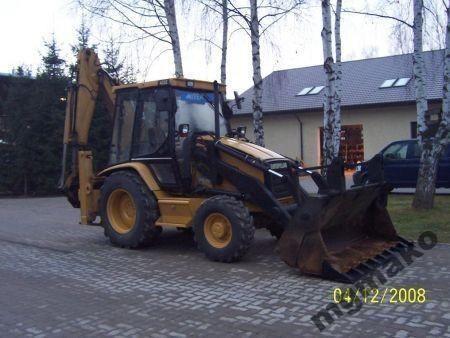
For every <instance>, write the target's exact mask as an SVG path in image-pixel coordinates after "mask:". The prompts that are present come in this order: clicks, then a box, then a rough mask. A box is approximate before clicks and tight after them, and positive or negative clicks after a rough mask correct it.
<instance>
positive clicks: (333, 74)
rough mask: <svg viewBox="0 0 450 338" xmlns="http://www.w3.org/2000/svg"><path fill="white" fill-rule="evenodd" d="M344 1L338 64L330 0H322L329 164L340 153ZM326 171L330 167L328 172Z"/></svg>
mask: <svg viewBox="0 0 450 338" xmlns="http://www.w3.org/2000/svg"><path fill="white" fill-rule="evenodd" d="M341 7H342V3H341V1H338V2H337V6H336V21H335V41H336V42H335V43H336V45H335V47H336V63H335V62H334V59H333V42H332V36H333V32H332V28H331V9H330V0H322V22H323V28H322V32H321V37H322V47H323V59H324V64H323V67H324V70H325V74H326V81H325V94H324V95H325V97H324V103H323V106H324V114H323V148H322V153H323V164H324V165H329V164H331V161H332V160H333V159H334V158H336V157H337V156H338V155H339V147H340V132H341V76H342V68H341V67H342V65H341V62H342V59H341V34H340V19H341ZM324 173H325V174H326V170H325V171H324Z"/></svg>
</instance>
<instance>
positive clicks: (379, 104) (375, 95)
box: [232, 50, 444, 165]
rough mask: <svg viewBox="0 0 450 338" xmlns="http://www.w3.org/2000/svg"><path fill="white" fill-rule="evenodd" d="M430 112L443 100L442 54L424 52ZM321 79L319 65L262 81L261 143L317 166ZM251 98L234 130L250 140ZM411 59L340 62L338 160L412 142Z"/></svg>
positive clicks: (354, 159) (248, 92)
mask: <svg viewBox="0 0 450 338" xmlns="http://www.w3.org/2000/svg"><path fill="white" fill-rule="evenodd" d="M424 59H425V70H426V71H425V74H426V87H427V97H428V100H429V103H430V109H434V108H439V107H440V104H441V101H442V89H443V69H444V53H443V51H442V50H438V51H429V52H425V53H424ZM324 84H325V74H324V70H323V67H322V65H319V66H312V67H304V68H295V69H286V70H280V71H275V72H273V73H271V74H270V75H268V76H267V77H265V78H264V80H263V102H262V107H263V112H264V132H265V142H266V146H267V147H268V148H271V149H273V150H275V151H277V152H279V153H281V154H284V155H287V156H290V157H292V158H297V159H299V160H303V161H304V162H305V164H306V165H317V164H319V163H320V160H321V142H322V141H321V140H322V129H321V128H322V125H323V100H324V90H323V89H324V87H323V86H324ZM252 94H253V88H249V89H248V90H246V91H245V92H244V93H242V94H241V96H242V97H243V98H244V101H243V102H242V109H240V110H236V111H235V113H234V117H233V119H232V125H233V127H236V126H240V125H243V126H247V130H248V133H247V134H248V137H249V138H252V136H253V133H252V130H253V127H252ZM416 120H417V117H416V107H415V96H414V83H413V58H412V54H404V55H395V56H387V57H379V58H373V59H366V60H357V61H348V62H343V63H342V134H341V155H342V156H343V157H344V158H345V160H346V161H348V162H357V161H361V160H364V159H366V160H367V159H369V158H371V157H372V156H373V155H375V154H376V153H377V152H379V151H380V150H381V149H382V148H383V147H384V146H386V145H387V144H388V143H390V142H392V141H395V140H400V139H408V138H414V137H416V133H417V123H416Z"/></svg>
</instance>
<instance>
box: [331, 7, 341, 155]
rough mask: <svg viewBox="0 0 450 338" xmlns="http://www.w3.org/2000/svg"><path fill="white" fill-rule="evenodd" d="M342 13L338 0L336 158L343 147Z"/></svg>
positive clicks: (335, 36)
mask: <svg viewBox="0 0 450 338" xmlns="http://www.w3.org/2000/svg"><path fill="white" fill-rule="evenodd" d="M341 12H342V0H336V13H335V23H334V40H335V50H336V93H335V100H334V114H335V117H334V128H333V143H334V149H333V150H334V156H335V157H337V156H338V155H339V149H340V147H341V102H342V43H341Z"/></svg>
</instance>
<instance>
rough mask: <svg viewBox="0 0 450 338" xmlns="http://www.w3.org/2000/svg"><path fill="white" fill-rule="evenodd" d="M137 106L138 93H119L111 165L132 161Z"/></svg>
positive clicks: (111, 149) (110, 158) (110, 157)
mask: <svg viewBox="0 0 450 338" xmlns="http://www.w3.org/2000/svg"><path fill="white" fill-rule="evenodd" d="M136 104H137V91H135V90H133V91H127V92H122V93H119V94H118V96H117V104H116V111H115V114H114V127H113V136H112V141H111V148H110V154H109V162H110V164H115V163H120V162H126V161H128V160H129V159H130V151H131V139H132V135H133V125H134V116H135V111H136Z"/></svg>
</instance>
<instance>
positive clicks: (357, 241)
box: [279, 183, 412, 283]
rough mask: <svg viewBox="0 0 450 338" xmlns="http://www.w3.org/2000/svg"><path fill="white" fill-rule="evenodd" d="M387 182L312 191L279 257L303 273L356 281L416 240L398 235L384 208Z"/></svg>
mask: <svg viewBox="0 0 450 338" xmlns="http://www.w3.org/2000/svg"><path fill="white" fill-rule="evenodd" d="M389 190H390V188H389V186H388V185H387V184H386V183H372V184H366V185H361V186H354V187H352V188H351V189H349V190H345V188H344V189H343V191H336V190H334V191H332V192H330V193H328V194H320V193H319V194H318V195H317V196H309V197H308V198H307V199H306V200H305V201H304V203H302V204H301V206H300V207H299V208H298V209H297V210H296V211H295V213H294V214H293V216H292V219H291V222H290V224H289V226H288V227H286V229H285V231H284V233H283V235H282V237H281V239H280V241H279V250H280V255H281V258H282V259H283V260H284V261H285V262H286V263H287V264H288V265H289V266H292V267H298V268H299V269H300V271H301V272H302V273H305V274H311V275H318V276H321V277H323V278H326V279H331V280H335V281H339V282H347V283H353V282H355V281H357V280H358V279H360V278H361V277H363V276H364V275H366V274H370V273H371V272H373V271H374V269H377V268H378V267H380V266H382V265H383V264H384V263H386V262H387V261H388V260H389V256H390V255H392V254H393V251H395V250H399V249H402V248H401V247H408V246H411V245H412V243H410V242H408V241H406V240H405V239H403V238H401V237H399V236H398V235H397V232H396V230H395V228H394V226H393V224H392V221H391V218H390V217H389V214H388V211H387V209H386V202H387V194H388V192H389Z"/></svg>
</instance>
